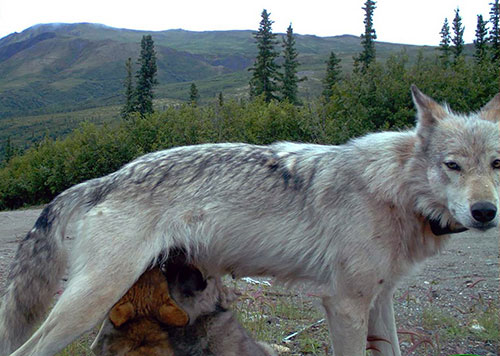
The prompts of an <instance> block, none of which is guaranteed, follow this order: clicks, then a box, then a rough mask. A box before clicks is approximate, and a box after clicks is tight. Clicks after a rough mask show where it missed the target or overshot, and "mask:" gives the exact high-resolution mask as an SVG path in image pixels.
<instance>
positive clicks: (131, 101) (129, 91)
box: [121, 57, 135, 119]
mask: <svg viewBox="0 0 500 356" xmlns="http://www.w3.org/2000/svg"><path fill="white" fill-rule="evenodd" d="M125 69H126V70H127V77H126V78H125V105H123V108H122V111H121V116H122V117H123V118H124V119H126V118H127V117H128V115H129V114H131V113H132V112H134V111H135V98H134V95H135V93H134V84H133V82H132V58H130V57H129V58H128V59H127V61H126V62H125Z"/></svg>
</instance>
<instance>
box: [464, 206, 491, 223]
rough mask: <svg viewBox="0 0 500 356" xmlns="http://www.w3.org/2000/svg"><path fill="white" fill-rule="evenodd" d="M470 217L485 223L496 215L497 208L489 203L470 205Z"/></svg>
mask: <svg viewBox="0 0 500 356" xmlns="http://www.w3.org/2000/svg"><path fill="white" fill-rule="evenodd" d="M470 211H471V214H472V217H473V218H474V219H475V220H477V221H479V222H482V223H487V222H489V221H491V220H493V219H494V218H495V216H496V215H497V207H496V206H495V205H493V204H491V203H489V202H479V203H474V204H472V206H471V208H470Z"/></svg>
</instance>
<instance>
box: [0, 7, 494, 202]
mask: <svg viewBox="0 0 500 356" xmlns="http://www.w3.org/2000/svg"><path fill="white" fill-rule="evenodd" d="M370 2H371V1H370ZM496 3H498V1H496ZM372 9H373V8H372ZM367 16H369V14H367ZM481 20H482V19H481ZM478 26H479V25H478ZM483 32H484V31H483ZM373 34H374V32H373ZM448 36H451V37H452V36H453V33H448ZM373 37H374V36H373ZM374 38H376V37H374ZM374 38H373V39H374ZM452 38H453V37H452ZM365 40H366V37H365ZM443 42H446V39H443ZM483 42H485V43H487V45H486V47H480V48H481V51H483V50H484V51H486V52H485V53H486V54H485V55H483V54H481V55H480V56H479V54H478V53H479V52H478V51H479V49H477V48H479V47H476V49H477V51H476V54H478V55H477V56H470V55H465V54H464V53H463V52H461V53H459V54H456V52H453V51H448V52H446V51H447V50H446V49H443V46H441V47H440V50H439V51H436V53H435V54H433V55H424V53H423V52H421V53H419V54H418V55H417V56H416V58H412V59H410V57H409V55H408V54H407V52H405V51H404V50H403V51H401V52H400V53H398V54H394V55H392V56H390V57H389V58H388V59H387V60H385V61H377V59H376V52H375V49H376V48H377V45H376V44H375V46H374V47H373V46H372V45H371V44H370V45H367V46H366V48H368V49H369V50H370V51H372V52H370V53H371V54H370V56H368V57H369V60H370V62H369V63H364V62H362V61H363V58H365V57H367V56H364V57H363V55H361V54H360V55H359V56H358V57H357V58H356V60H357V61H358V62H359V65H358V66H354V67H353V69H352V70H351V71H350V72H347V73H346V72H345V71H344V72H343V73H342V74H340V72H339V71H338V70H337V71H335V74H336V75H335V76H332V78H334V80H333V82H330V81H328V80H325V81H324V82H323V86H326V87H325V90H323V93H327V95H321V96H319V97H317V98H314V99H308V100H300V101H299V100H292V101H290V100H289V99H288V98H287V97H284V96H280V95H279V93H278V92H277V95H275V96H273V97H272V98H270V97H269V96H266V94H265V93H259V94H257V95H251V96H249V97H243V98H234V97H232V98H225V97H224V93H223V92H221V93H220V94H219V95H218V97H214V98H213V99H210V100H206V101H205V103H204V104H203V105H196V104H193V100H190V101H187V102H186V103H185V104H180V105H171V106H168V107H165V108H164V109H162V110H157V111H154V112H152V113H150V112H147V113H130V114H128V115H127V116H125V117H124V118H122V119H120V121H114V122H112V123H109V124H105V125H102V126H101V125H95V124H92V123H85V124H82V125H81V127H80V128H78V129H77V130H75V131H73V132H72V133H70V134H69V135H68V136H66V137H65V138H63V139H61V138H56V139H51V138H45V139H44V140H42V141H41V142H38V143H36V144H34V145H33V146H32V147H30V148H28V149H27V150H25V151H24V152H22V153H21V152H20V151H19V150H17V149H16V147H15V146H13V145H12V144H11V143H10V142H8V143H7V144H6V147H4V151H5V152H6V155H5V156H6V157H5V159H4V161H3V168H1V169H0V209H15V208H19V207H23V206H29V205H34V204H43V203H46V202H48V201H50V200H51V199H52V198H54V197H55V196H56V195H57V194H58V193H60V192H62V191H63V190H65V189H67V188H68V187H70V186H72V185H74V184H77V183H79V182H82V181H85V180H88V179H91V178H95V177H99V176H103V175H106V174H108V173H111V172H113V171H115V170H117V169H118V168H120V167H121V166H122V165H123V164H125V163H127V162H129V161H131V160H132V159H134V158H136V157H138V156H140V155H142V154H144V153H147V152H151V151H155V150H161V149H166V148H170V147H175V146H181V145H193V144H199V143H208V142H248V143H253V144H269V143H272V142H275V141H282V140H289V141H297V142H312V143H320V144H342V143H344V142H346V141H347V140H349V139H351V138H353V137H357V136H360V135H363V134H365V133H367V132H374V131H381V130H401V129H406V128H410V127H412V126H413V125H414V121H415V109H414V107H413V104H412V101H411V94H410V86H411V84H416V85H417V86H418V87H419V88H420V89H421V90H422V91H423V92H424V93H426V94H428V95H430V96H432V97H433V98H434V99H436V100H437V101H440V102H447V103H448V104H449V105H450V107H451V108H452V109H453V110H454V111H458V112H468V111H472V110H478V109H479V108H480V107H481V106H482V105H484V104H485V103H486V102H487V101H488V100H489V99H491V98H492V97H493V96H494V95H495V94H496V93H498V92H499V84H500V73H499V60H498V58H497V57H496V53H497V52H495V47H494V46H493V45H492V42H491V41H490V40H489V39H485V41H483ZM483 42H481V41H478V43H483ZM289 43H293V41H291V40H290V41H289ZM448 43H450V42H449V41H448ZM451 43H453V42H451ZM448 45H449V46H450V47H453V45H451V44H448ZM485 48H486V49H485ZM294 58H296V57H294ZM299 58H300V57H299ZM256 63H257V61H256ZM333 63H334V64H338V61H334V62H333ZM330 65H331V63H330V64H329V65H328V66H330ZM326 69H327V63H326V62H325V78H328V76H327V75H326ZM334 69H335V68H334ZM125 74H126V73H125V71H124V73H123V78H125ZM299 79H300V80H302V78H299ZM277 84H278V85H277V86H276V87H275V88H276V90H277V91H279V88H280V86H279V83H277ZM255 86H256V84H255V82H254V83H253V87H254V88H255ZM123 92H125V90H123ZM186 98H189V94H188V93H186ZM191 99H192V98H191Z"/></svg>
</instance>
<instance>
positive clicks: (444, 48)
mask: <svg viewBox="0 0 500 356" xmlns="http://www.w3.org/2000/svg"><path fill="white" fill-rule="evenodd" d="M439 33H440V34H441V42H440V43H439V50H440V51H441V54H440V55H439V58H440V59H441V63H443V65H444V66H445V67H447V66H448V65H449V64H450V53H451V46H450V43H451V35H450V25H449V24H448V19H447V18H445V19H444V23H443V27H441V31H440V32H439Z"/></svg>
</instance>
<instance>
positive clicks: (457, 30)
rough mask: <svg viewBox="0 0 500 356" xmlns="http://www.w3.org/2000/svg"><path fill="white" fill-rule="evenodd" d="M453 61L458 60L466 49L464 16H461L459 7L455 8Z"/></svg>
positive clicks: (452, 40)
mask: <svg viewBox="0 0 500 356" xmlns="http://www.w3.org/2000/svg"><path fill="white" fill-rule="evenodd" d="M452 28H453V38H452V39H451V42H452V43H453V61H454V63H456V62H457V60H458V58H459V57H460V56H461V55H462V52H463V50H464V30H465V28H464V26H462V18H461V17H460V9H459V8H458V7H457V9H456V10H455V17H454V18H453V24H452Z"/></svg>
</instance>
